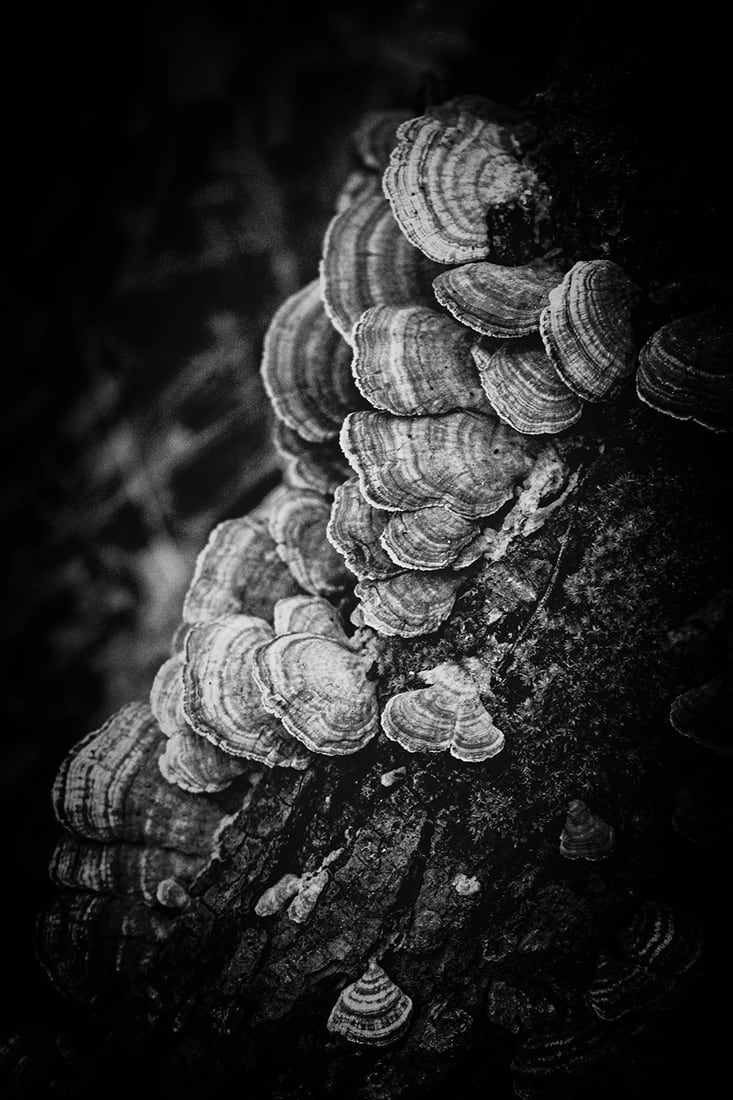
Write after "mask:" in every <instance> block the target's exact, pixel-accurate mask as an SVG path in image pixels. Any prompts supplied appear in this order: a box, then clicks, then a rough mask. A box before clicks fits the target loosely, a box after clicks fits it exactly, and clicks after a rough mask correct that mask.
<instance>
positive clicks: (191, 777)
mask: <svg viewBox="0 0 733 1100" xmlns="http://www.w3.org/2000/svg"><path fill="white" fill-rule="evenodd" d="M158 767H159V768H160V774H161V775H162V776H163V778H164V779H166V780H167V781H168V782H169V783H175V785H176V786H177V787H180V788H181V790H184V791H189V792H190V793H191V794H214V793H215V792H216V791H223V790H225V789H226V788H227V787H228V786H229V784H230V783H232V782H233V781H234V780H235V779H237V778H238V777H239V776H240V775H242V774H243V773H244V772H245V771H247V768H248V764H247V762H246V761H243V760H240V759H237V757H235V756H231V755H230V754H229V753H226V752H222V750H221V749H219V748H217V746H216V745H214V744H212V743H211V741H207V740H206V738H205V737H200V736H199V734H198V733H194V731H193V730H191V729H189V728H188V726H186V727H184V728H183V729H181V730H179V731H178V732H176V733H174V734H172V735H171V736H170V737H169V738H168V740H167V742H166V745H165V749H164V751H163V755H162V756H161V757H160V759H159V760H158Z"/></svg>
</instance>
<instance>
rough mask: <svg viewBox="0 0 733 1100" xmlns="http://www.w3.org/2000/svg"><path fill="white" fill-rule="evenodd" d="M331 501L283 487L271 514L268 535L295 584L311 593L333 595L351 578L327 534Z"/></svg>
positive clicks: (314, 494) (303, 491) (317, 495)
mask: <svg viewBox="0 0 733 1100" xmlns="http://www.w3.org/2000/svg"><path fill="white" fill-rule="evenodd" d="M330 518H331V505H330V503H329V502H328V501H327V500H326V499H325V498H324V497H322V496H320V495H319V494H318V493H310V492H307V491H306V490H300V491H299V490H297V489H289V490H286V491H285V492H284V493H283V494H282V496H281V498H280V501H279V504H278V507H277V508H275V509H273V511H272V513H271V515H270V535H271V536H272V538H273V539H274V540H275V542H276V544H277V552H278V554H279V555H280V557H281V558H282V560H283V561H284V562H286V564H287V566H288V568H289V570H290V572H291V573H292V574H293V577H294V578H295V580H296V581H297V582H298V584H299V585H300V586H301V587H302V588H304V589H305V590H306V592H311V593H312V594H313V595H315V596H318V595H323V596H334V595H336V594H337V593H339V592H341V591H343V589H344V588H346V587H347V586H348V584H349V583H350V580H351V578H350V577H349V575H348V573H347V571H346V568H345V566H344V562H343V559H342V558H341V556H340V555H339V554H338V553H337V552H336V550H335V549H334V548H333V546H332V545H331V543H330V542H329V541H328V539H327V537H326V528H327V527H328V521H329V519H330Z"/></svg>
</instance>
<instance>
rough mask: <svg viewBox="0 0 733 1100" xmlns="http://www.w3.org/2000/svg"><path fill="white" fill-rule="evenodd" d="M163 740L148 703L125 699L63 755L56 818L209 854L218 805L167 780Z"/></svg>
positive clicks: (73, 826)
mask: <svg viewBox="0 0 733 1100" xmlns="http://www.w3.org/2000/svg"><path fill="white" fill-rule="evenodd" d="M164 747H165V737H164V735H163V734H162V733H161V731H160V729H159V728H158V724H157V722H156V721H155V719H154V718H153V715H152V714H151V712H150V708H149V707H148V705H147V704H145V703H128V704H127V705H126V706H124V707H122V709H121V710H119V711H117V712H116V713H115V714H113V715H112V717H111V718H109V719H108V720H107V721H106V722H105V723H104V725H103V726H102V727H101V728H100V729H98V730H95V731H94V732H93V733H90V734H88V736H86V737H85V738H83V739H82V740H81V741H79V742H78V744H76V745H75V746H74V747H73V748H72V750H71V752H70V753H69V754H68V756H67V757H66V758H65V759H64V761H63V762H62V764H61V767H60V768H59V771H58V774H57V776H56V780H55V782H54V785H53V792H52V800H53V808H54V812H55V814H56V818H57V820H58V821H59V823H60V824H61V825H63V826H64V828H66V829H68V830H69V831H70V832H72V833H75V834H77V835H78V836H82V837H87V838H89V839H90V840H101V841H115V840H119V841H127V842H130V843H137V844H157V845H160V846H162V847H166V848H176V849H178V851H181V852H187V853H189V854H194V855H195V854H208V853H209V851H210V849H211V842H212V841H211V838H212V837H213V835H214V833H215V831H216V829H217V828H218V826H219V823H220V821H221V817H222V814H221V811H220V810H219V808H218V807H217V806H216V804H215V803H213V802H209V801H207V800H206V799H200V798H193V797H192V796H191V795H188V794H185V793H184V792H183V791H180V790H179V789H178V788H177V787H173V786H171V785H170V784H169V783H166V781H165V780H164V779H163V777H162V775H161V774H160V772H159V770H158V757H159V756H160V752H161V750H162V749H163V748H164Z"/></svg>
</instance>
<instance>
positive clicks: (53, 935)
mask: <svg viewBox="0 0 733 1100" xmlns="http://www.w3.org/2000/svg"><path fill="white" fill-rule="evenodd" d="M174 919H175V918H174V917H173V916H172V915H171V914H169V913H167V912H165V911H164V910H163V909H161V908H158V909H154V908H150V907H148V906H144V905H133V904H132V903H131V902H130V901H129V900H127V899H120V898H112V897H104V896H102V895H99V894H89V893H86V892H82V893H78V892H74V893H67V892H66V891H64V892H63V893H61V894H58V895H57V896H56V897H54V898H52V900H51V901H50V902H49V904H48V905H46V906H45V908H44V909H43V911H42V912H41V914H40V917H39V921H38V935H37V940H36V949H37V952H38V958H39V960H40V962H41V964H42V966H43V967H44V969H45V970H46V972H47V974H48V976H49V978H50V979H51V981H52V982H53V983H54V985H55V986H56V988H57V989H59V990H60V991H61V993H63V994H64V995H65V996H68V997H72V998H74V999H79V1000H88V999H89V998H91V997H99V996H100V994H103V995H106V996H110V994H112V993H113V991H114V990H115V989H118V988H130V987H138V988H139V986H140V980H141V977H142V976H143V975H145V974H146V973H147V972H148V971H149V969H150V966H151V964H152V962H153V961H154V959H155V958H156V956H157V954H158V951H159V950H160V946H161V944H162V943H163V942H164V941H165V940H166V939H167V938H168V936H169V935H170V932H171V928H172V925H173V921H174Z"/></svg>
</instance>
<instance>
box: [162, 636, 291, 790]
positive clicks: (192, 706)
mask: <svg viewBox="0 0 733 1100" xmlns="http://www.w3.org/2000/svg"><path fill="white" fill-rule="evenodd" d="M272 637H273V630H272V627H270V626H268V624H267V623H266V622H264V621H263V620H262V619H257V618H255V617H254V616H252V615H222V616H221V618H219V619H215V620H214V621H213V622H212V623H202V624H201V625H199V626H197V627H194V628H193V630H192V631H191V633H190V635H189V637H188V640H187V642H186V664H185V668H184V674H183V679H184V699H183V706H184V711H185V714H186V718H187V720H188V723H189V724H190V726H191V727H192V729H194V730H195V731H196V733H198V734H200V736H201V737H205V738H206V739H207V740H208V741H210V742H211V743H212V745H216V746H217V747H218V748H220V749H222V751H224V752H227V753H229V754H230V755H231V756H239V757H246V758H247V759H248V760H256V761H257V762H258V763H260V764H265V765H266V766H267V767H268V768H272V767H276V766H277V767H283V768H305V767H307V766H308V755H307V753H304V752H303V749H302V747H301V746H300V745H299V744H298V743H297V742H296V741H293V739H292V738H291V737H288V735H287V734H286V733H285V731H284V730H283V729H282V728H281V726H280V725H279V723H278V722H277V721H275V719H274V718H273V717H272V715H271V714H269V713H268V712H267V711H266V710H264V709H263V707H262V704H261V702H260V694H259V690H258V688H257V685H256V683H255V682H254V680H253V678H252V671H253V670H252V662H253V656H254V650H255V648H256V647H257V646H258V645H261V644H262V643H263V642H267V641H269V640H270V638H272Z"/></svg>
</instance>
